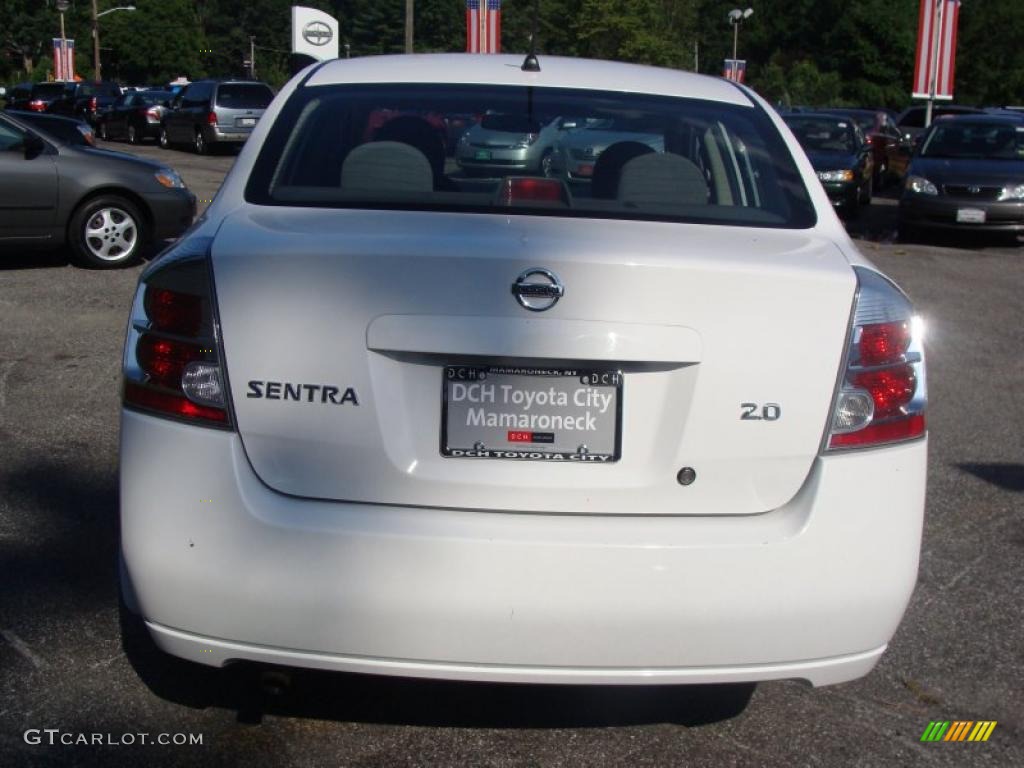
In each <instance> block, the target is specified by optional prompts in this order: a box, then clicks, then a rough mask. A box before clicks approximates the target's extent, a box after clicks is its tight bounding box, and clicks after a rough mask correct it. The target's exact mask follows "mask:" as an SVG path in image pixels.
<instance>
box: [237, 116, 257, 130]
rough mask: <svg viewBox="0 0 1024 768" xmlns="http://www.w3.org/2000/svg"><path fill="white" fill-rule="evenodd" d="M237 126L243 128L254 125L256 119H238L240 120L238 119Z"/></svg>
mask: <svg viewBox="0 0 1024 768" xmlns="http://www.w3.org/2000/svg"><path fill="white" fill-rule="evenodd" d="M238 124H239V125H240V126H242V127H243V128H244V127H245V126H251V125H256V118H255V117H240V118H238Z"/></svg>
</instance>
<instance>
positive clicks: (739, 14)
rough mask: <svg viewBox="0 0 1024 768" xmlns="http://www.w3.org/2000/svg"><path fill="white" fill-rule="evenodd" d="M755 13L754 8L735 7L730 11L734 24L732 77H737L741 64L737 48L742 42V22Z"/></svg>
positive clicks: (730, 20)
mask: <svg viewBox="0 0 1024 768" xmlns="http://www.w3.org/2000/svg"><path fill="white" fill-rule="evenodd" d="M753 15H754V9H753V8H747V9H746V10H745V11H741V10H740V9H739V8H733V9H732V10H731V11H729V23H730V24H732V62H733V63H732V79H733V80H735V79H736V70H737V68H738V67H739V65H738V64H737V63H736V61H737V55H736V54H737V50H738V49H739V44H740V22H742V21H745V20H747V19H749V18H750V17H751V16H753Z"/></svg>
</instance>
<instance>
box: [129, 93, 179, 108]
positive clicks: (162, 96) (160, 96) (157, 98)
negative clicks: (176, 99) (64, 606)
mask: <svg viewBox="0 0 1024 768" xmlns="http://www.w3.org/2000/svg"><path fill="white" fill-rule="evenodd" d="M170 100H171V93H170V92H168V91H144V92H140V93H137V94H135V103H136V104H141V105H143V106H146V107H151V106H153V105H154V104H163V103H164V102H167V101H170Z"/></svg>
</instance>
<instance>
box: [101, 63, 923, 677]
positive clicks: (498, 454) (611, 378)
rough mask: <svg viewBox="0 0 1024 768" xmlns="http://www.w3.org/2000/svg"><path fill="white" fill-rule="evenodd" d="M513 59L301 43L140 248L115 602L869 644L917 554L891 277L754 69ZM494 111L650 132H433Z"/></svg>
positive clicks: (906, 357) (247, 635)
mask: <svg viewBox="0 0 1024 768" xmlns="http://www.w3.org/2000/svg"><path fill="white" fill-rule="evenodd" d="M521 63H522V61H521V58H519V57H511V56H484V57H470V56H465V55H437V56H417V57H401V56H397V57H375V58H373V59H372V60H371V59H353V60H347V61H333V62H329V63H326V64H322V65H316V66H314V67H311V68H310V69H308V70H306V71H305V72H304V73H302V74H300V75H299V76H297V77H296V78H295V79H294V80H293V81H292V82H291V83H290V84H289V85H288V86H287V87H286V88H284V89H283V90H282V92H281V93H280V94H279V95H278V96H277V97H276V99H275V100H274V102H273V103H272V104H271V106H270V108H269V109H268V110H267V113H266V115H265V116H264V118H263V119H262V120H261V122H260V123H259V125H258V126H257V128H256V129H255V131H254V132H253V135H252V138H251V139H250V141H249V142H248V144H247V145H246V146H245V148H244V150H243V151H242V153H241V155H240V156H239V158H238V160H237V162H236V163H235V165H234V167H233V168H232V170H231V172H230V173H229V175H228V177H227V179H226V180H225V182H224V185H223V187H222V189H221V191H220V193H219V194H218V196H217V198H216V199H215V201H214V203H213V204H212V205H211V206H210V207H209V208H208V209H207V212H206V214H205V217H204V219H203V220H202V221H201V222H200V223H199V224H198V225H197V226H196V227H195V228H194V229H193V230H192V231H191V232H190V233H189V234H188V235H187V236H186V237H185V238H183V239H182V240H181V241H179V242H178V243H176V244H175V245H174V246H173V247H171V248H170V249H169V250H168V251H167V252H165V253H164V254H163V255H162V256H161V257H160V258H159V259H157V260H156V261H155V262H153V263H152V264H151V265H150V266H149V267H148V268H147V269H146V271H145V272H144V273H143V275H142V276H141V279H140V281H139V286H138V290H137V294H136V299H135V302H134V306H133V308H132V314H131V318H130V323H129V328H128V334H127V341H126V345H125V352H124V379H125V382H124V409H123V412H122V446H121V507H122V509H121V533H122V566H123V567H122V592H123V597H124V601H125V604H126V607H127V608H128V609H129V610H130V611H132V612H133V613H134V614H137V615H138V616H139V617H141V620H142V621H144V623H145V627H146V629H147V630H148V632H149V634H150V635H151V636H152V638H153V640H154V641H155V642H156V643H157V645H158V646H159V647H160V648H162V649H163V650H164V651H166V652H168V653H171V654H174V655H176V656H180V657H183V658H186V659H191V660H193V661H196V662H199V663H203V664H208V665H214V666H221V665H225V664H229V663H233V662H237V661H251V662H260V663H276V664H285V665H293V666H300V667H315V668H323V669H335V670H347V671H356V672H370V673H379V674H395V675H408V676H417V677H438V678H450V679H467V680H494V681H529V682H572V683H579V682H582V683H697V682H738V681H753V680H767V679H778V678H799V679H805V680H809V681H810V682H812V683H813V684H815V685H821V684H828V683H835V682H841V681H845V680H850V679H853V678H856V677H859V676H862V675H864V674H866V673H867V672H868V671H870V670H871V668H872V667H873V666H874V665H875V663H876V662H877V661H878V659H879V658H880V656H881V654H882V653H883V651H884V650H885V648H886V645H887V643H888V642H889V640H890V638H891V637H892V635H893V633H894V632H895V630H896V627H897V625H898V624H899V622H900V619H901V618H902V615H903V612H904V610H905V608H906V605H907V602H908V600H909V598H910V594H911V591H912V589H913V586H914V582H915V579H916V575H917V560H918V553H919V549H920V535H921V524H922V514H923V506H924V492H925V466H926V451H927V437H926V425H925V403H926V384H925V370H924V358H923V349H922V330H923V325H922V323H921V322H920V320H919V319H918V318H916V316H915V315H914V311H913V309H912V306H911V304H910V301H909V300H908V299H907V297H906V296H905V295H904V294H903V292H902V291H901V290H900V289H899V288H898V287H897V286H896V285H895V284H894V283H893V282H892V281H891V280H890V279H889V278H887V277H885V276H884V275H882V274H880V273H879V272H878V271H877V270H876V268H875V267H873V266H872V265H871V264H870V263H869V262H867V261H866V260H865V259H864V258H863V257H862V256H861V255H860V254H859V253H858V252H857V251H856V249H855V247H854V246H853V244H852V243H851V242H850V240H849V239H848V238H847V236H846V234H845V232H844V231H843V228H842V226H841V224H840V223H839V221H838V219H837V218H836V216H835V214H834V213H833V212H832V210H831V206H830V205H829V202H828V199H827V198H826V196H825V194H824V191H823V190H822V189H821V187H820V185H819V184H818V183H817V180H816V178H815V176H814V172H813V170H812V169H811V167H810V164H809V163H808V161H807V158H806V157H805V156H804V154H803V152H802V150H801V149H800V148H799V145H798V144H797V143H796V142H795V140H794V139H793V136H792V135H791V134H790V133H789V131H788V129H787V128H786V127H785V125H784V124H783V123H782V122H781V121H780V119H779V118H778V116H777V115H775V114H774V112H772V111H771V109H770V107H768V106H767V105H766V104H764V103H763V102H762V101H761V100H760V99H759V98H758V97H757V96H756V95H755V94H754V93H753V92H752V91H750V90H748V89H745V88H743V87H741V86H737V85H735V84H733V83H729V82H727V81H724V80H720V79H716V78H709V77H702V76H697V75H693V74H687V73H683V72H675V71H669V70H658V69H653V68H646V67H636V66H630V65H623V64H614V63H609V62H597V61H576V60H570V59H559V58H554V57H542V59H541V70H540V72H532V71H524V70H523V68H521V67H520V64H521ZM564 115H573V116H574V119H573V121H571V122H567V121H564V120H560V119H559V116H564ZM467 116H473V117H472V118H470V119H468V120H467ZM488 116H489V117H488ZM484 119H488V120H490V121H492V122H499V121H506V122H509V123H515V124H517V125H518V124H523V125H545V126H547V125H551V126H558V125H566V126H569V127H568V128H565V130H566V131H567V132H571V131H574V130H581V131H582V130H585V128H580V127H579V126H587V125H610V124H623V123H626V122H628V124H629V125H630V126H631V127H632V131H633V132H632V133H622V134H621V136H619V137H618V140H616V141H612V142H611V143H609V144H608V145H607V146H603V145H602V146H601V147H600V148H597V149H594V150H593V153H594V155H595V158H594V167H593V173H592V174H591V175H590V176H589V178H588V179H587V180H585V181H584V182H580V181H579V180H573V183H572V184H570V183H569V182H570V179H569V178H566V177H562V176H559V174H558V172H557V170H552V166H550V165H549V166H544V169H545V170H544V172H543V173H541V174H540V175H536V174H538V172H537V171H532V170H529V169H526V170H519V171H516V170H515V169H512V168H509V169H507V170H506V171H500V170H499V171H495V172H494V173H493V178H491V177H486V178H485V177H481V176H479V175H470V174H467V173H466V172H465V170H464V169H463V168H462V167H461V166H460V164H459V162H457V158H456V156H455V153H456V152H457V147H458V141H452V140H451V138H452V137H450V136H449V131H450V127H449V123H450V124H451V125H456V124H457V125H460V126H461V125H463V124H465V129H464V130H465V131H466V132H469V131H472V130H473V125H475V124H478V123H479V122H480V121H481V120H484ZM474 121H475V122H474ZM559 130H562V129H561V128H559ZM531 136H533V138H534V139H536V136H534V135H533V134H529V133H527V134H524V136H523V138H522V141H524V142H529V141H530V137H531ZM636 136H643V137H646V138H645V140H644V141H636V140H635V138H636ZM563 138H564V140H566V141H569V139H570V137H569V136H566V137H563ZM573 141H575V142H576V143H579V141H580V138H579V137H576V138H574V139H573ZM554 168H556V169H557V165H556V166H554Z"/></svg>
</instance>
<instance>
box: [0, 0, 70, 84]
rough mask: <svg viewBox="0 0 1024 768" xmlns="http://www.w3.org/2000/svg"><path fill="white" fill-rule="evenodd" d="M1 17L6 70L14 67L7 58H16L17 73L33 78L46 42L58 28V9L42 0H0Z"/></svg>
mask: <svg viewBox="0 0 1024 768" xmlns="http://www.w3.org/2000/svg"><path fill="white" fill-rule="evenodd" d="M0 19H3V21H4V23H3V26H2V27H0V48H2V50H3V53H4V56H3V62H4V64H6V65H7V66H5V68H4V70H3V71H4V72H11V71H12V68H11V67H10V66H9V64H7V62H10V61H11V60H12V59H13V62H14V63H15V67H14V68H13V72H14V73H15V77H16V78H17V79H21V78H22V77H25V78H27V79H31V78H32V74H33V70H34V69H35V67H36V60H37V59H38V58H39V57H40V56H41V55H42V54H43V51H44V45H45V44H47V43H49V40H50V38H53V37H54V36H56V35H57V34H58V32H59V28H58V26H57V15H56V12H55V11H54V10H53V9H51V8H48V7H47V5H46V4H44V3H42V2H29V1H28V0H0Z"/></svg>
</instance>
